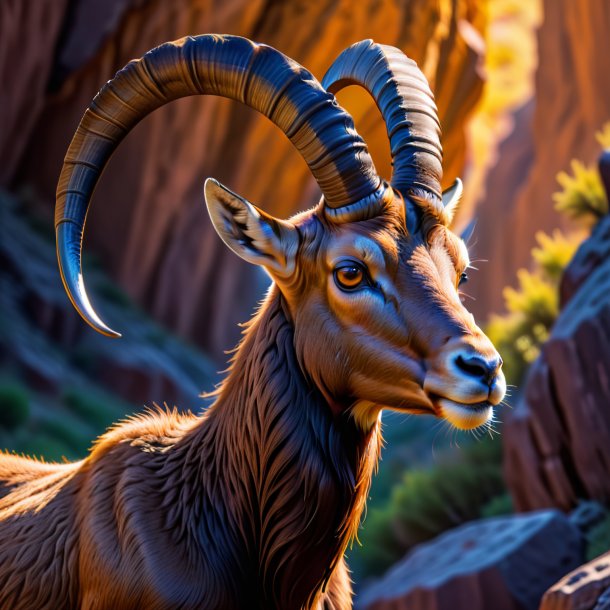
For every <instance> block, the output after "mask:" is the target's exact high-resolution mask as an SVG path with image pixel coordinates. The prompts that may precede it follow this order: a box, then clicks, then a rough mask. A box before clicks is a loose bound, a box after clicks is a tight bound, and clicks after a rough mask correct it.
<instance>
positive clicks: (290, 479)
mask: <svg viewBox="0 0 610 610" xmlns="http://www.w3.org/2000/svg"><path fill="white" fill-rule="evenodd" d="M293 345H294V342H293V327H292V325H291V323H290V322H289V315H288V313H287V311H286V305H285V302H284V300H283V297H282V296H281V295H280V293H279V291H278V290H277V289H273V290H272V291H271V293H270V294H269V296H268V298H267V300H266V302H265V303H264V304H263V306H262V307H261V309H260V311H259V313H258V314H257V316H256V317H255V318H254V319H253V321H252V323H251V324H250V325H249V327H248V329H247V331H246V333H245V337H244V340H243V342H242V346H241V348H240V349H239V350H238V351H237V353H236V356H235V359H234V362H233V364H232V367H231V371H230V374H229V376H228V377H227V378H226V380H225V381H224V383H223V384H222V386H221V388H220V389H219V390H218V396H217V400H216V401H215V404H214V405H213V406H212V407H211V408H210V409H209V410H208V411H207V413H206V414H205V415H204V416H203V417H195V416H192V415H189V416H183V415H180V414H178V413H177V412H175V411H173V412H162V411H157V412H153V413H149V414H147V415H145V416H140V417H137V418H133V419H131V420H128V421H127V422H125V423H123V424H121V425H119V426H117V427H115V428H114V429H112V430H110V431H109V432H108V433H106V434H105V435H103V436H102V437H101V438H100V439H99V440H98V441H97V443H96V444H95V446H94V448H93V450H92V452H91V454H90V455H89V456H88V457H87V458H86V459H85V460H83V461H81V462H78V463H75V464H61V465H52V464H44V463H40V462H35V461H32V460H29V459H25V458H21V457H17V456H9V455H3V456H2V458H1V459H0V540H1V541H2V544H0V607H1V608H11V609H13V610H19V609H23V610H33V609H43V608H48V609H53V610H61V609H63V608H66V609H68V608H77V607H78V608H83V609H94V608H100V609H102V608H113V609H115V610H122V609H127V608H129V609H135V608H141V609H147V610H156V609H158V610H161V609H170V608H172V609H176V608H184V609H186V608H206V609H207V610H213V609H219V610H220V609H222V610H230V609H233V608H235V609H237V608H282V609H283V610H290V609H295V610H297V609H300V608H319V609H322V608H324V609H329V610H330V609H337V610H338V609H344V608H350V607H351V587H350V585H349V578H348V575H347V570H346V567H345V564H344V562H343V558H342V557H343V552H344V550H345V547H346V545H347V544H348V542H349V539H350V537H351V536H352V535H353V534H354V533H355V529H356V528H357V526H358V522H359V519H360V516H361V511H362V508H363V506H364V501H365V497H366V494H367V490H368V486H369V483H370V478H371V474H372V470H373V468H374V466H375V464H376V462H377V457H378V448H379V441H380V438H379V429H378V426H377V425H376V426H374V427H373V428H372V429H371V430H370V431H369V432H366V433H365V432H362V431H361V430H360V429H358V428H357V427H356V425H355V422H354V420H353V419H352V418H350V417H349V416H347V415H344V416H341V417H338V418H336V417H334V416H333V415H332V411H331V409H330V408H329V406H328V405H327V404H326V403H325V401H324V399H323V398H322V396H321V395H320V393H319V392H318V391H317V389H316V388H315V386H314V385H313V384H312V383H311V382H310V380H309V379H307V378H306V376H305V375H304V373H303V372H302V369H301V367H300V365H299V362H298V357H297V354H296V353H295V349H294V347H293Z"/></svg>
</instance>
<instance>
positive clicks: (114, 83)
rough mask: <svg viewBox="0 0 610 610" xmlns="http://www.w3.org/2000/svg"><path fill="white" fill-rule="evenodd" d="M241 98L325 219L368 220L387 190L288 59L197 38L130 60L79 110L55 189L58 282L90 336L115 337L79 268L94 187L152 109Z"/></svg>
mask: <svg viewBox="0 0 610 610" xmlns="http://www.w3.org/2000/svg"><path fill="white" fill-rule="evenodd" d="M199 94H209V95H220V96H223V97H227V98H230V99H233V100H237V101H240V102H242V103H244V104H246V105H248V106H250V107H252V108H254V109H256V110H258V111H259V112H261V113H262V114H264V115H265V116H266V117H268V118H269V119H270V120H271V121H273V122H274V123H275V124H276V125H277V126H278V127H279V128H280V129H281V130H282V131H283V132H284V133H285V134H286V135H287V136H288V138H289V139H290V141H291V142H292V143H293V144H294V145H295V146H296V148H297V149H298V151H299V152H300V153H301V155H302V156H303V158H304V159H305V161H306V163H307V165H308V166H309V168H310V169H311V172H312V173H313V175H314V177H315V178H316V180H317V181H318V184H319V185H320V189H321V190H322V193H323V195H324V202H325V211H326V214H327V216H328V217H329V218H330V219H331V220H335V221H337V222H343V221H347V220H359V219H362V218H366V217H370V216H373V215H375V213H376V208H377V207H378V206H380V205H381V204H380V203H379V202H380V201H381V199H382V198H383V195H384V191H385V186H384V184H383V183H382V182H381V180H380V178H379V177H378V175H377V172H376V170H375V167H374V165H373V161H372V159H371V157H370V155H369V153H368V150H367V147H366V144H365V143H364V141H363V140H362V138H361V137H360V136H359V135H358V133H357V132H356V129H355V127H354V122H353V120H352V118H351V116H350V115H349V114H348V113H347V112H346V111H345V110H343V109H342V108H341V107H340V106H339V105H338V104H337V102H336V100H335V97H334V96H333V95H332V94H330V93H328V92H327V91H325V90H324V89H323V88H322V86H321V85H320V83H319V82H318V81H317V80H316V79H315V78H314V77H313V76H312V74H311V73H310V72H308V71H307V70H305V69H304V68H303V67H302V66H300V65H299V64H298V63H296V62H295V61H293V60H291V59H289V58H288V57H286V56H285V55H284V54H282V53H280V52H279V51H277V50H275V49H273V48H271V47H268V46H266V45H259V44H255V43H253V42H251V41H250V40H248V39H246V38H241V37H237V36H219V35H212V34H210V35H204V36H196V37H190V36H189V37H186V38H182V39H180V40H177V41H174V42H168V43H165V44H163V45H161V46H159V47H157V48H155V49H153V50H152V51H149V52H148V53H146V54H145V55H144V56H143V57H142V58H141V59H138V60H134V61H131V62H130V63H129V64H127V66H125V67H124V68H123V69H122V70H120V71H119V72H118V73H117V74H116V75H115V77H114V78H113V79H112V80H110V81H108V82H107V83H106V85H104V87H102V89H101V90H100V92H99V93H98V94H97V96H96V97H95V98H94V100H93V102H92V103H91V104H90V106H89V108H88V109H87V111H86V112H85V114H84V116H83V118H82V119H81V122H80V124H79V126H78V129H77V130H76V133H75V135H74V138H73V139H72V142H71V144H70V147H69V149H68V152H67V154H66V157H65V160H64V165H63V168H62V171H61V175H60V178H59V183H58V186H57V203H56V209H55V227H56V235H57V255H58V259H59V267H60V272H61V275H62V280H63V282H64V286H65V288H66V291H67V293H68V295H69V297H70V300H71V301H72V303H73V304H74V306H75V307H76V309H77V310H78V312H79V313H80V314H81V316H82V317H83V318H84V319H85V321H86V322H87V323H89V324H90V325H91V326H92V327H93V328H94V329H95V330H97V331H99V332H101V333H102V334H105V335H108V336H119V335H118V333H116V332H115V331H113V330H111V329H110V328H109V327H108V326H106V324H104V323H103V322H102V321H101V320H100V318H99V317H98V316H97V315H96V313H95V311H94V310H93V308H92V307H91V304H90V303H89V299H88V297H87V294H86V291H85V287H84V283H83V278H82V270H81V250H82V234H83V228H84V224H85V217H86V214H87V209H88V207H89V202H90V199H91V196H92V194H93V190H94V188H95V186H96V184H97V181H98V179H99V177H100V175H101V173H102V171H103V169H104V167H105V165H106V163H107V161H108V159H109V158H110V156H111V155H112V153H113V152H114V150H115V149H116V147H117V146H118V144H119V143H120V142H121V140H122V139H123V138H124V137H125V136H126V135H127V133H129V131H130V130H131V129H132V128H133V127H134V126H135V125H136V124H137V123H138V122H139V121H140V120H141V119H143V118H144V117H145V116H146V115H148V114H149V113H151V112H152V111H153V110H155V109H157V108H159V107H160V106H163V105H164V104H166V103H168V102H170V101H173V100H175V99H178V98H181V97H186V96H190V95H199Z"/></svg>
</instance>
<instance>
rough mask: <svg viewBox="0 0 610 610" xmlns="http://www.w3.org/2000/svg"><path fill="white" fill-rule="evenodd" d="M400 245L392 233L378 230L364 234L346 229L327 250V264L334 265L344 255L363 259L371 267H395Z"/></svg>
mask: <svg viewBox="0 0 610 610" xmlns="http://www.w3.org/2000/svg"><path fill="white" fill-rule="evenodd" d="M398 252H399V246H398V244H397V242H396V239H395V238H394V237H392V236H391V235H389V234H387V233H384V232H382V231H378V232H376V233H372V234H370V235H363V234H361V233H359V232H356V231H350V230H348V231H346V232H344V233H342V234H341V235H339V236H338V237H337V238H336V239H334V240H332V241H331V242H330V244H329V246H328V249H327V251H326V264H327V266H328V267H330V268H332V267H334V266H335V265H336V264H337V262H339V260H341V258H343V257H353V258H356V259H358V260H361V261H362V262H363V263H365V264H366V265H367V267H369V268H371V269H383V268H387V269H390V268H395V267H396V265H397V264H398Z"/></svg>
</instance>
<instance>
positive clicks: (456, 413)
mask: <svg viewBox="0 0 610 610" xmlns="http://www.w3.org/2000/svg"><path fill="white" fill-rule="evenodd" d="M432 402H433V404H434V408H435V410H436V415H437V416H438V417H440V418H442V419H445V420H447V421H448V422H449V423H450V424H451V425H453V426H455V427H456V428H459V429H460V430H473V429H475V428H479V427H480V426H484V425H485V424H486V423H488V422H489V421H491V420H492V418H493V405H492V404H491V403H490V402H489V401H487V400H485V401H482V402H476V403H471V404H466V403H461V402H456V401H455V400H451V399H449V398H444V397H442V396H435V397H433V398H432Z"/></svg>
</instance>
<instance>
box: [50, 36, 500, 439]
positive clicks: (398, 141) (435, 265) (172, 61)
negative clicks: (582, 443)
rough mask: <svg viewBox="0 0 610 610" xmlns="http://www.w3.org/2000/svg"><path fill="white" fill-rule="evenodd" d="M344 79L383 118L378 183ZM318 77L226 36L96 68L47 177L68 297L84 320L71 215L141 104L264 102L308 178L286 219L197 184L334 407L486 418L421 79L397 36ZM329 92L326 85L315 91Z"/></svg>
mask: <svg viewBox="0 0 610 610" xmlns="http://www.w3.org/2000/svg"><path fill="white" fill-rule="evenodd" d="M346 84H358V85H360V86H362V87H364V88H365V89H367V90H368V91H369V92H370V93H371V95H372V96H373V97H374V99H375V101H376V103H377V105H378V106H379V109H380V110H381V113H382V116H383V118H384V120H385V122H386V125H387V129H388V135H389V137H390V143H391V152H392V159H393V165H394V170H393V175H392V179H391V183H390V184H388V183H386V182H384V181H383V180H381V179H380V178H379V177H378V175H377V172H376V171H375V167H374V165H373V162H372V160H371V158H370V156H369V154H368V151H367V149H366V145H365V144H364V142H363V141H362V139H361V138H360V137H359V136H358V134H357V133H356V130H355V128H354V125H353V121H352V119H351V117H350V116H349V115H348V114H347V112H345V110H343V109H342V108H340V107H339V106H338V105H337V103H336V100H335V98H334V96H333V95H332V93H334V92H336V91H338V90H339V89H340V88H341V87H342V86H345V85H346ZM323 85H324V87H325V88H326V90H325V89H324V88H323V87H322V86H321V85H320V84H319V83H318V82H317V81H316V80H315V78H314V77H313V76H312V75H311V74H310V73H308V72H307V71H306V70H304V69H303V68H302V67H301V66H299V65H298V64H296V63H295V62H293V61H292V60H289V59H288V58H286V57H285V56H283V55H282V54H281V53H279V52H278V51H276V50H274V49H272V48H270V47H266V46H264V45H255V44H253V43H251V42H250V41H248V40H246V39H243V38H237V37H219V36H200V37H196V38H186V39H182V40H180V41H177V42H174V43H168V44H165V45H162V46H161V47H158V48H157V49H155V50H153V51H151V52H150V53H148V54H147V55H145V56H144V57H143V58H142V59H141V60H138V61H134V62H131V63H130V64H128V66H127V67H126V68H124V69H123V70H122V71H121V72H119V73H118V74H117V75H116V76H115V78H114V79H112V80H111V81H109V82H108V83H107V84H106V85H105V87H104V88H103V89H102V91H101V92H100V93H99V94H98V96H97V97H96V98H95V100H94V102H93V103H92V105H91V107H90V108H89V110H88V111H87V113H86V114H85V116H84V117H83V120H82V121H81V124H80V126H79V129H78V131H77V133H76V135H75V137H74V140H73V142H72V144H71V147H70V149H69V151H68V154H67V156H66V161H65V164H64V168H63V171H62V175H61V177H60V183H59V186H58V206H57V214H56V226H57V237H58V256H59V261H60V268H61V270H62V276H63V278H64V284H65V286H66V289H67V291H68V294H69V295H70V298H71V299H72V302H73V303H74V305H75V306H76V308H77V309H78V311H79V312H80V313H81V315H82V316H83V317H84V318H85V320H86V321H87V322H88V323H89V324H91V325H92V326H93V327H94V328H96V329H97V330H98V331H100V332H103V333H105V334H109V335H116V333H114V331H112V330H111V329H109V328H108V327H107V326H106V325H105V324H104V323H103V322H102V321H101V320H100V319H99V318H98V317H97V315H96V314H95V312H94V311H93V309H92V307H91V305H90V303H89V301H88V298H87V295H86V293H85V291H84V285H83V282H82V276H81V265H80V252H81V248H80V246H81V236H82V229H83V226H84V218H85V214H86V211H87V207H88V204H89V199H90V197H91V193H92V191H93V188H94V186H95V184H96V182H97V179H98V177H99V174H100V173H101V171H102V169H103V167H104V164H105V162H106V161H107V159H108V158H109V156H110V154H111V153H112V152H113V150H114V148H115V147H116V145H117V144H118V142H119V141H120V140H121V139H122V137H123V136H124V135H125V134H126V133H127V131H128V130H129V129H131V127H133V125H135V123H137V122H138V121H139V120H140V119H141V118H143V116H145V115H146V114H148V113H149V112H151V111H152V110H154V109H155V108H157V107H159V106H161V105H162V104H164V103H167V102H168V101H171V100H173V99H176V98H178V97H183V96H186V95H193V94H196V93H209V94H215V95H223V96H225V97H230V98H233V99H238V100H240V101H242V102H244V103H246V104H248V105H250V106H252V107H254V108H256V109H257V110H259V111H260V112H262V113H263V114H265V115H266V116H267V117H269V118H270V119H271V120H272V121H274V122H275V123H276V124H277V125H278V126H279V127H280V128H281V129H282V130H283V131H284V132H285V133H286V134H287V136H288V137H289V138H290V139H291V141H292V142H293V144H295V146H296V147H297V148H298V150H299V151H300V152H301V154H302V155H303V157H304V158H305V161H306V162H307V163H308V165H309V167H310V169H311V170H312V173H313V174H314V176H315V178H316V179H317V181H318V183H319V185H320V188H321V190H322V195H323V196H322V199H321V201H320V204H319V205H318V206H317V207H316V208H314V209H313V210H310V211H308V212H304V213H302V214H299V215H297V216H295V217H293V218H292V219H290V220H288V221H284V220H279V219H276V218H273V217H271V216H270V215H268V214H266V213H265V212H263V211H262V210H260V209H259V208H257V207H255V206H254V205H252V204H251V203H249V202H247V201H246V200H245V199H243V198H241V197H240V196H238V195H236V194H235V193H233V192H231V191H230V190H229V189H227V188H226V187H224V186H222V185H221V184H220V183H218V182H216V181H214V180H211V179H210V180H208V181H207V182H206V187H205V197H206V202H207V206H208V210H209V212H210V216H211V218H212V221H213V223H214V226H215V227H216V230H217V231H218V233H219V235H220V236H221V237H222V239H223V240H224V242H225V243H226V244H227V245H228V246H229V247H230V248H231V249H232V250H233V251H234V252H236V253H237V254H238V255H239V256H241V257H242V258H244V259H245V260H247V261H249V262H252V263H255V264H258V265H262V266H263V267H264V268H265V269H266V270H267V271H268V272H269V274H270V275H271V276H272V278H273V279H274V281H275V283H276V284H277V286H278V288H279V290H280V291H281V294H282V296H283V298H284V299H285V301H286V304H287V310H288V312H289V315H290V317H291V320H292V323H293V325H294V337H295V341H294V342H295V351H296V355H297V358H298V359H299V362H300V364H301V367H302V368H303V370H304V371H305V372H306V374H307V375H308V376H309V377H310V379H311V380H312V382H313V383H315V384H316V386H317V387H318V389H319V390H320V391H321V392H322V393H323V394H324V396H325V397H326V399H327V400H328V402H329V404H330V405H331V408H333V409H334V410H336V411H337V412H340V411H343V410H347V409H350V410H352V412H353V415H354V417H355V418H356V419H357V420H358V422H359V423H360V425H361V426H362V427H364V428H368V427H370V426H371V425H372V423H374V422H375V421H376V419H377V417H378V414H379V412H380V410H381V408H383V407H389V408H393V409H397V410H403V411H406V412H418V413H434V414H436V415H437V416H439V417H443V418H445V419H447V420H448V421H449V422H451V423H452V424H453V425H455V426H457V427H458V428H464V429H467V428H474V427H477V426H480V425H482V424H484V423H486V422H487V421H488V420H489V419H490V418H491V416H492V408H493V406H495V405H497V404H499V403H500V401H501V400H502V398H503V397H504V393H505V381H504V376H503V374H502V371H501V364H502V361H501V359H500V357H499V355H498V353H497V352H496V350H495V349H494V347H493V345H492V344H491V342H490V341H489V339H488V338H487V337H486V336H485V335H484V334H483V332H482V331H481V330H480V329H479V328H478V327H477V325H476V324H475V322H474V320H473V317H472V315H471V314H470V313H468V311H467V310H466V309H465V308H464V306H463V305H462V303H461V300H460V297H459V285H460V283H462V282H463V281H464V280H465V278H466V269H467V268H468V266H469V261H468V253H467V251H466V247H465V245H464V243H463V242H462V240H461V239H459V238H458V237H457V236H455V235H454V234H453V233H452V232H451V230H450V229H449V224H450V222H451V219H452V216H453V214H454V212H455V207H456V205H457V202H458V200H459V196H460V194H461V183H460V182H459V181H457V182H456V185H454V187H452V189H450V190H449V191H448V192H447V193H445V194H441V189H440V180H441V176H442V169H441V155H442V149H441V146H440V140H439V134H440V129H439V123H438V119H437V116H436V107H435V105H434V100H433V97H432V93H431V92H430V89H429V87H428V84H427V82H426V79H425V77H424V76H423V74H422V73H421V72H420V71H419V69H418V68H417V66H416V65H415V63H414V62H413V61H411V60H409V59H408V58H406V57H405V56H404V55H403V54H402V53H401V52H400V51H399V50H397V49H394V48H392V47H386V46H382V45H377V44H374V43H372V42H371V41H364V42H361V43H358V44H356V45H353V46H352V47H350V48H349V49H347V50H346V51H345V52H344V53H343V54H342V55H341V56H340V57H339V58H338V59H337V60H336V61H335V63H334V64H333V66H332V67H331V68H330V70H329V72H328V73H327V75H326V77H325V79H324V81H323ZM329 91H330V92H331V93H329Z"/></svg>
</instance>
